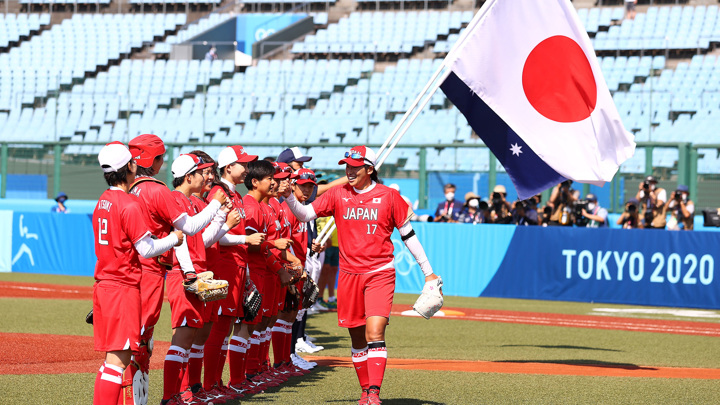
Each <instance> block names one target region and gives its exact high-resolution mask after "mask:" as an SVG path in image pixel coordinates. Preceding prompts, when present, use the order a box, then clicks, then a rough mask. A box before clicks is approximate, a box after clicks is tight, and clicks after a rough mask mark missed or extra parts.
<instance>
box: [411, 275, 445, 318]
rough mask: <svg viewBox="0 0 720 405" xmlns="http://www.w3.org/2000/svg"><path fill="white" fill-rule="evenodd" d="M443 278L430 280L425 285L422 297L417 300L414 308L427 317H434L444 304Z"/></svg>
mask: <svg viewBox="0 0 720 405" xmlns="http://www.w3.org/2000/svg"><path fill="white" fill-rule="evenodd" d="M442 285H443V282H442V279H441V278H440V277H438V278H437V279H435V280H431V281H428V282H427V283H425V287H423V290H422V293H421V294H420V297H419V298H418V299H417V301H415V305H413V309H414V310H415V311H416V312H417V313H419V314H420V315H422V316H423V318H425V319H430V318H432V316H433V315H435V313H436V312H437V311H439V310H440V308H442V306H443V295H442Z"/></svg>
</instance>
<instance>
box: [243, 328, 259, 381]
mask: <svg viewBox="0 0 720 405" xmlns="http://www.w3.org/2000/svg"><path fill="white" fill-rule="evenodd" d="M259 354H260V332H258V331H255V332H253V334H252V336H251V337H250V346H249V347H248V350H247V359H246V360H245V369H246V370H245V371H246V372H247V373H248V374H253V375H254V374H257V373H258V371H260V361H259V360H258V358H259Z"/></svg>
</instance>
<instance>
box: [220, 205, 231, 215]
mask: <svg viewBox="0 0 720 405" xmlns="http://www.w3.org/2000/svg"><path fill="white" fill-rule="evenodd" d="M220 211H222V212H224V213H225V215H227V214H229V213H230V211H232V208H230V206H229V205H228V204H224V205H222V206H220Z"/></svg>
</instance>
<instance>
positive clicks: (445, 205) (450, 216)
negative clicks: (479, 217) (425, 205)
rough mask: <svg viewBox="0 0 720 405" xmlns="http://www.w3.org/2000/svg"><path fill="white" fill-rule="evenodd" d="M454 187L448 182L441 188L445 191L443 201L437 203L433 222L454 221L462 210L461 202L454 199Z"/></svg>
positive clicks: (455, 188)
mask: <svg viewBox="0 0 720 405" xmlns="http://www.w3.org/2000/svg"><path fill="white" fill-rule="evenodd" d="M455 190H457V187H455V185H454V184H452V183H448V184H446V185H445V187H444V188H443V191H444V192H445V201H443V202H441V203H440V204H438V207H437V209H436V210H435V219H434V222H455V221H457V219H458V216H459V215H460V213H461V212H462V209H463V202H462V201H459V200H456V199H455Z"/></svg>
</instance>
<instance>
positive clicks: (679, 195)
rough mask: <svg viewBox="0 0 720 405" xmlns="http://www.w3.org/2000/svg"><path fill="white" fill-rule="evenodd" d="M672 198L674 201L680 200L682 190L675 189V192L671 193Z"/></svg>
mask: <svg viewBox="0 0 720 405" xmlns="http://www.w3.org/2000/svg"><path fill="white" fill-rule="evenodd" d="M673 198H674V199H675V200H676V201H680V200H682V191H680V190H675V192H674V193H673Z"/></svg>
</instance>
